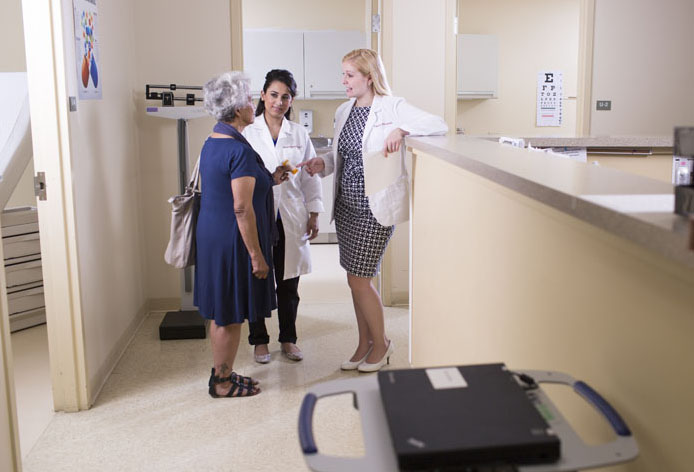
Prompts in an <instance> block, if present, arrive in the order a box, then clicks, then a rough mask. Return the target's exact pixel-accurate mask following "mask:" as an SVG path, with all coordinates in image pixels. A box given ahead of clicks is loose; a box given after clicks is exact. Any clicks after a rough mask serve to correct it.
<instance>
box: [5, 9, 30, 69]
mask: <svg viewBox="0 0 694 472" xmlns="http://www.w3.org/2000/svg"><path fill="white" fill-rule="evenodd" d="M25 70H27V65H26V59H25V58H24V28H23V27H22V2H21V0H6V1H3V3H2V15H0V72H23V71H25Z"/></svg>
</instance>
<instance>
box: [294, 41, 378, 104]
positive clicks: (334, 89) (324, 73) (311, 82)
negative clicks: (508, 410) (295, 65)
mask: <svg viewBox="0 0 694 472" xmlns="http://www.w3.org/2000/svg"><path fill="white" fill-rule="evenodd" d="M365 45H366V44H365V38H364V33H363V32H361V31H306V32H304V72H305V79H306V88H305V94H306V98H347V95H346V94H345V88H344V86H343V85H342V58H343V57H344V55H345V54H347V53H348V52H350V51H352V50H353V49H358V48H363V47H365Z"/></svg>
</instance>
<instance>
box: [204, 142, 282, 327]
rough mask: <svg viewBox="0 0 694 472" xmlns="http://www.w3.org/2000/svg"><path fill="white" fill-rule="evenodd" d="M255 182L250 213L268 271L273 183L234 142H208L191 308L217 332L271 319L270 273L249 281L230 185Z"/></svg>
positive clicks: (250, 151) (252, 153)
mask: <svg viewBox="0 0 694 472" xmlns="http://www.w3.org/2000/svg"><path fill="white" fill-rule="evenodd" d="M246 176H249V177H255V189H254V190H253V210H254V211H255V218H256V223H257V228H258V239H259V242H260V248H261V250H262V252H263V256H264V257H265V262H266V263H267V264H268V266H270V268H272V244H273V234H274V233H273V225H274V221H275V220H274V218H273V195H272V185H273V179H272V175H271V174H270V172H268V171H267V169H266V168H265V166H264V165H263V162H262V160H260V157H259V156H258V154H257V153H256V152H255V151H254V150H253V148H251V147H250V145H248V144H246V143H243V142H242V141H240V140H237V139H229V138H207V140H206V141H205V144H204V145H203V147H202V151H201V153H200V179H201V182H202V198H201V200H200V214H199V215H198V222H197V230H196V231H197V232H196V263H195V294H194V303H195V306H197V307H198V308H199V310H200V314H201V315H202V316H203V317H205V318H207V319H214V320H215V323H216V324H217V325H219V326H225V325H228V324H231V323H243V322H244V320H246V319H247V320H249V321H257V320H259V319H261V318H268V317H270V312H271V311H272V310H274V309H275V308H277V298H276V295H275V278H274V274H273V272H272V270H270V272H269V273H268V276H267V278H266V279H264V280H262V279H258V278H257V277H255V276H254V275H253V268H252V265H251V258H250V255H249V253H248V250H247V249H246V245H245V244H244V242H243V238H242V237H241V232H240V231H239V227H238V223H237V221H236V214H235V213H234V196H233V194H232V192H231V180H233V179H236V178H239V177H246Z"/></svg>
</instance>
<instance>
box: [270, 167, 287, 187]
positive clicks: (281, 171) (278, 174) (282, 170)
mask: <svg viewBox="0 0 694 472" xmlns="http://www.w3.org/2000/svg"><path fill="white" fill-rule="evenodd" d="M272 178H273V180H274V181H275V184H276V185H279V184H281V183H282V182H284V181H286V180H287V179H288V178H289V167H287V166H277V168H276V169H275V172H273V173H272Z"/></svg>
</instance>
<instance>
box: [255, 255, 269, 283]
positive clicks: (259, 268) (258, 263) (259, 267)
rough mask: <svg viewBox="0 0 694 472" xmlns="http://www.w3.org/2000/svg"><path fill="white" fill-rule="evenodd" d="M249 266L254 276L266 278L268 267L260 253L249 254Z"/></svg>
mask: <svg viewBox="0 0 694 472" xmlns="http://www.w3.org/2000/svg"><path fill="white" fill-rule="evenodd" d="M251 267H252V269H253V275H254V276H256V277H257V278H259V279H267V274H268V273H269V272H270V267H268V265H267V263H266V262H265V258H264V257H263V255H262V254H258V255H257V256H251Z"/></svg>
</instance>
